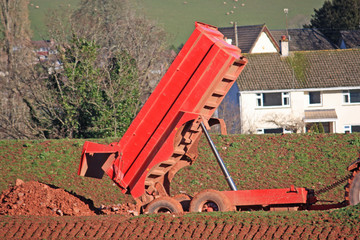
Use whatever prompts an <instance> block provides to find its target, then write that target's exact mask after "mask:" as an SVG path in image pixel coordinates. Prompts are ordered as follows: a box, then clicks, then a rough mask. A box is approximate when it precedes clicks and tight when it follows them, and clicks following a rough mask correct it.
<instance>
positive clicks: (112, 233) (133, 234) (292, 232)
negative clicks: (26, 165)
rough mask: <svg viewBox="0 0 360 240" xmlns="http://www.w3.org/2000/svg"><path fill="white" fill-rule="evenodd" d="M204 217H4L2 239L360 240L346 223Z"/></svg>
mask: <svg viewBox="0 0 360 240" xmlns="http://www.w3.org/2000/svg"><path fill="white" fill-rule="evenodd" d="M202 216H203V215H199V216H195V217H192V218H187V217H186V216H172V215H170V214H163V215H158V216H156V217H154V216H152V217H136V218H130V217H126V216H122V215H112V216H90V217H65V216H64V217H55V218H54V217H26V216H14V217H12V218H8V217H5V216H0V226H2V227H1V228H0V238H1V239H74V238H76V239H358V236H359V234H360V229H359V227H349V226H346V225H342V224H326V225H319V224H314V225H291V224H282V225H280V224H276V225H269V224H266V223H262V222H260V221H254V222H250V223H242V222H238V221H236V220H231V219H228V220H226V221H224V220H222V219H220V218H219V217H215V216H210V217H207V218H203V217H202Z"/></svg>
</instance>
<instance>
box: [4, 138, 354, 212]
mask: <svg viewBox="0 0 360 240" xmlns="http://www.w3.org/2000/svg"><path fill="white" fill-rule="evenodd" d="M213 140H214V142H215V144H216V145H217V148H218V149H219V152H220V155H221V156H222V158H223V160H224V161H225V163H226V165H227V167H228V169H229V172H230V174H231V175H232V178H233V179H234V181H235V184H236V186H237V187H238V189H243V190H247V189H267V188H287V187H290V185H291V184H293V185H295V186H296V187H307V188H314V189H316V190H319V189H321V188H323V187H325V186H327V185H329V184H332V183H333V182H335V181H336V180H338V179H341V178H343V177H344V176H346V175H348V172H347V170H346V168H347V166H348V165H349V164H350V163H352V162H353V161H354V160H356V159H357V157H358V152H359V150H360V135H359V134H315V135H311V134H287V135H229V136H221V135H213ZM84 141H85V140H76V139H74V140H69V139H62V140H29V141H23V140H2V141H0V172H1V175H0V192H2V191H3V190H5V189H7V188H8V187H10V186H12V185H13V184H14V183H15V180H16V179H17V178H20V179H23V180H24V181H30V180H33V181H39V182H42V183H46V184H51V185H55V186H57V187H60V188H62V189H65V190H67V191H72V192H75V193H76V194H78V195H80V196H83V197H85V198H89V199H91V200H93V201H94V203H95V205H97V206H99V205H100V204H117V203H119V202H120V203H122V202H124V201H125V202H127V201H132V197H131V196H130V195H124V194H122V193H121V192H120V189H119V188H118V187H117V186H115V185H114V184H113V182H112V181H111V180H110V178H109V177H108V176H104V177H103V179H93V178H85V177H80V176H78V175H77V170H78V167H79V163H80V156H81V150H82V145H83V143H84ZM90 141H93V142H97V143H111V142H114V141H118V139H93V140H90ZM344 185H345V184H341V185H340V186H339V187H337V188H336V189H334V190H332V191H330V192H327V193H326V194H323V195H321V199H323V200H332V201H335V202H340V201H343V199H344V193H345V192H344V188H343V187H344ZM171 187H172V191H171V192H172V194H173V195H175V194H178V193H179V192H186V193H188V194H191V195H193V194H194V193H195V192H198V191H200V190H202V189H208V188H212V189H217V190H228V185H227V183H226V181H225V178H224V176H223V175H222V174H221V170H220V168H219V166H218V164H217V163H216V160H215V158H214V156H213V154H212V151H211V149H210V147H209V145H208V143H207V142H206V140H205V139H204V138H202V139H201V141H200V144H199V158H198V159H197V160H196V161H195V163H194V164H193V165H192V166H189V167H187V168H183V169H181V170H180V171H179V172H178V173H177V174H176V175H175V178H174V179H173V181H172V183H171Z"/></svg>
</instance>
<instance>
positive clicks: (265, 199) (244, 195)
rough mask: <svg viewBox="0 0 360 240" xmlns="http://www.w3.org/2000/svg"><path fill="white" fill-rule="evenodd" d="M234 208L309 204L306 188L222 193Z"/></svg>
mask: <svg viewBox="0 0 360 240" xmlns="http://www.w3.org/2000/svg"><path fill="white" fill-rule="evenodd" d="M222 193H223V194H224V195H226V196H227V197H228V198H229V200H230V201H231V203H232V205H233V206H262V207H267V206H270V205H290V204H291V205H301V204H306V203H307V195H308V191H307V190H306V189H305V188H294V187H291V188H282V189H256V190H237V191H222Z"/></svg>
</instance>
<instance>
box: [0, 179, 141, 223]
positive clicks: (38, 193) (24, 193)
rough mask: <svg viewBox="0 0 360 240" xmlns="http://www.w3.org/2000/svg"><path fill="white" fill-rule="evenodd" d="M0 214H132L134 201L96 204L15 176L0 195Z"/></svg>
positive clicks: (52, 187)
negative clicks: (12, 182) (13, 180)
mask: <svg viewBox="0 0 360 240" xmlns="http://www.w3.org/2000/svg"><path fill="white" fill-rule="evenodd" d="M0 203H1V205H0V215H12V216H13V215H31V216H93V215H97V214H106V215H109V214H135V213H134V209H135V207H134V205H131V204H122V205H114V206H101V208H100V209H99V208H95V207H94V205H93V202H92V201H91V200H88V199H84V198H82V197H81V196H77V195H76V194H71V193H69V192H66V191H64V190H63V189H59V188H56V187H54V186H49V185H46V184H43V183H39V182H36V181H30V182H26V183H25V182H23V181H22V180H20V179H17V180H16V184H15V186H14V187H11V188H9V189H7V190H5V191H4V192H3V194H2V195H1V196H0Z"/></svg>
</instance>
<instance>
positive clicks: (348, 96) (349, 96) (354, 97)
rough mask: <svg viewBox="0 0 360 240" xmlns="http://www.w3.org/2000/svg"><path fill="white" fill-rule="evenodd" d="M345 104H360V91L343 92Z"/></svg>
mask: <svg viewBox="0 0 360 240" xmlns="http://www.w3.org/2000/svg"><path fill="white" fill-rule="evenodd" d="M343 101H344V103H360V90H347V91H343Z"/></svg>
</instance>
